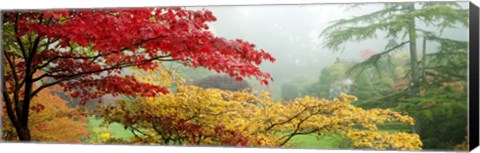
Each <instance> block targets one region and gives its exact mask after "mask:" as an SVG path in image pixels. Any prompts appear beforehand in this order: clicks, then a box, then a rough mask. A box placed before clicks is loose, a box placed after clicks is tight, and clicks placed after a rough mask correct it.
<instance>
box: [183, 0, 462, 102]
mask: <svg viewBox="0 0 480 153" xmlns="http://www.w3.org/2000/svg"><path fill="white" fill-rule="evenodd" d="M459 4H460V5H461V6H463V7H465V8H468V2H459ZM353 5H355V4H308V5H249V6H211V7H187V8H188V9H207V10H210V11H212V13H213V15H214V16H216V17H217V21H216V22H212V23H211V24H210V25H211V27H210V28H211V30H212V32H213V33H215V34H216V35H217V36H219V37H225V38H228V39H243V40H246V41H249V42H251V43H253V44H255V45H256V47H257V49H264V50H265V51H266V52H268V53H270V54H271V55H272V56H274V57H275V58H276V61H275V62H274V63H269V62H265V63H262V64H261V65H260V68H261V70H262V71H264V72H268V73H270V74H271V75H272V77H273V79H274V81H273V82H272V84H271V85H270V86H269V88H270V91H272V90H273V91H272V92H273V93H272V94H273V95H274V97H277V96H278V95H276V94H278V91H279V87H278V86H280V85H281V84H282V83H284V82H285V81H288V80H289V79H292V78H295V77H298V76H303V77H306V78H311V79H318V77H319V76H320V71H321V70H322V68H324V67H327V66H329V65H331V64H333V63H334V62H335V61H336V60H337V58H338V59H340V60H342V61H356V62H360V61H362V60H364V59H362V57H361V51H362V50H367V49H368V50H372V51H374V52H375V53H379V52H382V51H384V50H385V48H384V47H385V46H386V44H387V43H388V41H387V40H385V39H383V37H384V36H385V35H386V34H385V33H383V32H382V33H378V37H377V38H376V39H368V40H365V41H361V42H348V43H346V44H345V45H344V50H343V51H340V52H333V51H332V50H329V49H326V48H323V39H324V38H322V37H321V36H320V33H321V32H322V30H323V29H324V28H326V27H327V26H329V25H330V24H332V23H333V22H334V21H336V20H339V19H349V18H352V17H355V16H360V15H364V14H368V13H371V12H374V11H377V10H380V9H382V8H383V7H384V3H366V4H364V5H360V6H358V7H352V6H353ZM417 23H418V26H420V27H425V25H421V22H417ZM427 29H429V30H431V31H433V32H435V33H437V34H440V31H439V30H438V28H435V27H427ZM440 36H442V37H445V38H450V39H455V40H463V41H466V40H468V38H469V37H468V28H457V29H446V30H444V31H443V32H442V33H441V34H440ZM421 41H422V38H419V39H418V40H417V45H418V46H417V47H418V48H420V47H421V44H422V43H421ZM438 46H439V44H435V43H434V42H429V44H428V48H427V52H432V51H435V50H436V48H437V47H438ZM401 50H402V49H401ZM403 50H405V52H406V50H408V49H407V48H403ZM400 52H401V51H400ZM249 81H250V82H252V81H253V82H254V79H250V80H249Z"/></svg>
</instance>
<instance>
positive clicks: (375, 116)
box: [99, 73, 422, 150]
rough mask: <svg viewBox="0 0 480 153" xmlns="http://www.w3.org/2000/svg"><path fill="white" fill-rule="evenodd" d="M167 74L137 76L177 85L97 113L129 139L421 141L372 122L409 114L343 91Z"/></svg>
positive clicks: (414, 145) (370, 144)
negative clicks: (282, 90) (293, 94)
mask: <svg viewBox="0 0 480 153" xmlns="http://www.w3.org/2000/svg"><path fill="white" fill-rule="evenodd" d="M171 74H172V73H169V74H167V73H162V74H161V75H158V74H150V75H149V74H143V75H141V76H139V77H140V78H145V79H143V80H145V81H148V82H150V81H153V80H158V79H160V78H162V79H161V80H169V81H164V82H163V83H166V82H168V83H175V84H177V88H176V91H173V92H171V93H169V94H165V95H159V96H157V97H151V98H146V97H130V98H126V99H123V100H118V101H117V103H116V105H115V106H103V111H100V114H99V115H100V116H103V117H104V119H105V122H106V123H107V124H108V123H112V122H118V123H121V124H123V125H125V127H126V128H127V129H129V130H131V131H132V133H133V134H134V135H135V137H134V138H132V140H131V142H129V143H142V144H143V143H147V144H165V145H171V144H173V145H234V146H254V147H282V146H289V145H291V143H290V140H291V138H292V137H294V136H296V135H307V134H314V135H317V136H319V137H321V136H322V134H327V133H336V134H341V135H343V136H345V137H346V138H348V139H350V140H352V147H355V148H375V149H401V150H420V149H421V146H422V142H421V141H420V139H419V136H418V135H416V134H410V133H403V132H399V133H394V134H388V133H386V132H380V131H378V129H377V126H376V125H377V124H383V123H385V122H394V121H397V122H403V123H405V124H410V125H413V124H414V119H413V118H411V117H409V116H405V115H402V114H400V113H398V112H394V111H392V110H389V109H370V110H364V109H361V108H358V107H355V106H353V105H351V102H352V101H355V100H356V97H354V96H350V95H346V94H341V95H340V96H339V97H338V98H336V99H334V100H332V101H330V100H326V99H317V98H313V97H308V96H307V97H304V98H297V99H294V100H293V101H292V102H290V103H288V104H282V102H280V101H274V100H273V99H272V97H271V96H270V94H269V93H267V92H261V93H252V92H250V91H246V90H245V91H242V92H231V91H223V90H219V89H202V88H199V87H196V86H183V85H181V82H182V81H183V80H181V79H180V80H177V81H172V80H175V79H171V78H168V75H171ZM174 76H178V74H174ZM146 78H148V79H146ZM176 78H178V77H176ZM160 83H162V82H160Z"/></svg>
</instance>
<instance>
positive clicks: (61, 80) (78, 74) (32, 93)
mask: <svg viewBox="0 0 480 153" xmlns="http://www.w3.org/2000/svg"><path fill="white" fill-rule="evenodd" d="M156 60H158V61H165V60H163V59H162V56H160V57H155V58H152V59H148V60H144V61H142V62H140V63H124V64H119V65H115V66H112V67H109V68H105V69H100V70H94V71H87V72H81V73H76V74H70V75H51V74H44V75H42V76H40V77H38V78H36V79H35V80H41V79H42V78H43V77H52V78H61V79H59V80H57V81H54V82H51V83H48V84H45V85H42V86H40V87H39V88H37V89H36V90H35V91H33V92H31V96H32V97H33V96H35V95H36V94H37V93H38V92H40V91H41V90H43V89H45V88H47V87H50V86H53V85H56V84H59V83H61V82H63V81H67V80H71V79H75V78H78V77H81V76H83V75H88V74H93V73H98V72H104V71H108V70H114V69H121V68H126V67H132V66H140V65H144V64H147V63H149V62H153V61H156ZM167 60H168V59H167Z"/></svg>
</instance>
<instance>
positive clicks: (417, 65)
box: [321, 2, 468, 149]
mask: <svg viewBox="0 0 480 153" xmlns="http://www.w3.org/2000/svg"><path fill="white" fill-rule="evenodd" d="M419 25H421V26H419ZM457 26H460V27H467V26H468V9H466V8H463V7H462V6H460V5H459V3H457V2H449V3H444V2H442V3H438V2H421V3H386V4H385V5H384V8H383V9H381V10H379V11H376V12H373V13H369V14H365V15H361V16H356V17H353V18H350V19H341V20H338V21H336V22H334V23H333V24H332V25H330V26H329V27H327V28H326V29H325V30H324V31H323V32H322V34H321V36H324V37H325V38H326V41H325V43H324V46H325V47H326V48H328V49H331V50H333V51H342V50H343V45H344V44H345V43H346V42H350V41H354V42H359V41H363V40H366V39H371V38H377V36H378V34H379V33H380V32H386V37H385V38H383V39H386V40H388V41H389V43H388V44H385V50H384V51H382V52H380V53H377V54H375V55H373V56H371V57H370V58H369V59H367V60H366V61H364V62H361V63H359V64H356V65H354V66H353V67H352V68H351V69H350V70H349V71H348V72H349V74H352V75H356V76H358V77H355V78H356V79H357V80H356V81H355V83H354V84H353V85H352V90H351V91H352V94H353V95H355V96H357V97H359V98H360V99H364V98H367V100H364V101H359V102H358V103H356V104H355V105H357V106H360V107H363V108H374V107H380V108H394V109H397V110H399V111H403V112H407V113H408V114H409V115H411V116H413V117H414V118H415V119H416V121H417V122H416V126H415V128H414V129H413V130H414V131H415V132H417V133H418V134H419V135H420V136H421V139H422V141H423V143H424V149H453V146H455V145H457V144H459V143H461V142H462V141H463V140H464V138H465V135H466V131H465V128H466V125H467V124H466V122H467V109H466V108H467V95H466V92H467V91H466V85H465V84H466V82H467V74H468V73H467V60H468V58H467V57H468V56H467V55H468V54H467V44H468V42H462V41H458V40H452V39H449V38H441V37H440V35H441V34H442V32H443V31H444V29H449V28H458V27H457ZM434 29H437V30H434ZM432 30H434V31H432ZM417 37H418V38H422V37H423V38H424V39H425V41H424V43H423V46H422V47H423V48H424V50H422V53H423V54H422V59H419V58H417V45H416V42H417V40H418V39H417ZM430 42H438V43H440V47H439V48H435V49H436V50H433V49H431V50H429V53H428V54H427V53H426V52H425V51H426V50H425V48H428V47H426V46H427V43H430ZM406 45H408V46H409V48H408V50H409V56H410V57H409V60H408V61H409V62H407V63H404V62H401V61H399V60H397V61H395V60H393V61H391V57H392V56H391V55H392V54H393V53H394V52H395V51H398V50H400V49H402V48H404V47H405V46H406ZM429 49H430V48H429ZM395 68H400V70H402V71H403V72H401V73H399V72H398V71H397V70H396V69H395ZM372 69H374V71H376V73H375V74H377V76H379V77H376V78H372V77H371V76H369V75H366V74H365V73H371V72H372ZM369 80H375V81H369ZM394 83H396V84H394ZM400 83H406V85H403V86H404V88H399V89H400V90H399V89H395V90H392V91H393V92H390V91H388V90H385V89H388V87H389V86H390V87H398V86H402V85H401V84H400ZM392 84H393V86H392ZM375 90H376V92H366V91H375Z"/></svg>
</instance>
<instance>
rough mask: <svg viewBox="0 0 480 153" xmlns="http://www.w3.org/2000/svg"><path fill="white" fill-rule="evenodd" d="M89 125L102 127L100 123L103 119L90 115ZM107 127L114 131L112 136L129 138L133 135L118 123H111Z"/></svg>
mask: <svg viewBox="0 0 480 153" xmlns="http://www.w3.org/2000/svg"><path fill="white" fill-rule="evenodd" d="M88 122H89V123H88V126H89V127H92V128H96V127H100V124H101V123H102V119H97V118H95V117H88ZM107 129H108V130H109V131H110V132H111V133H112V137H115V138H129V137H132V136H133V134H132V133H131V132H130V131H128V130H125V128H124V127H123V126H122V125H121V124H118V123H113V124H110V125H109V126H108V127H107Z"/></svg>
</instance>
